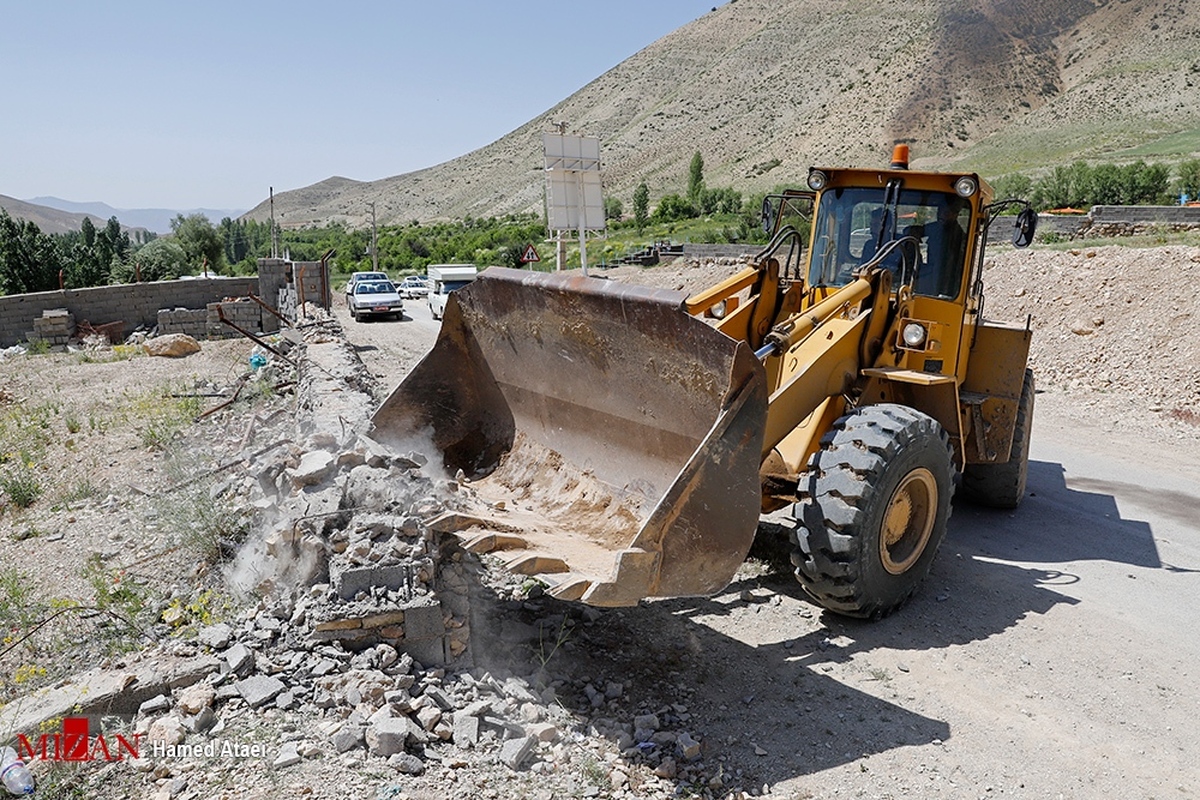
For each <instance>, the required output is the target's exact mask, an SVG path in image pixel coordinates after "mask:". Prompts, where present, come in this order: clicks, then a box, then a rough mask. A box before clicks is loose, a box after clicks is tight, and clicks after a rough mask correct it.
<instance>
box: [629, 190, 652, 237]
mask: <svg viewBox="0 0 1200 800" xmlns="http://www.w3.org/2000/svg"><path fill="white" fill-rule="evenodd" d="M649 220H650V189H649V188H648V187H647V186H646V182H645V181H642V182H641V183H639V184H638V185H637V188H636V189H634V190H633V224H634V225H635V226H637V232H638V233H641V232H642V231H644V230H645V229H646V223H647V222H649Z"/></svg>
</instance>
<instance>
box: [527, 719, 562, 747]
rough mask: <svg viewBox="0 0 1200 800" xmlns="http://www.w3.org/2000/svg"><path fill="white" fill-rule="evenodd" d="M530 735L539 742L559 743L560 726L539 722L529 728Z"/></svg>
mask: <svg viewBox="0 0 1200 800" xmlns="http://www.w3.org/2000/svg"><path fill="white" fill-rule="evenodd" d="M529 735H530V736H532V737H534V738H535V739H537V740H538V741H539V742H551V743H553V742H557V741H558V726H557V725H555V724H553V723H551V722H539V723H537V724H536V725H530V726H529Z"/></svg>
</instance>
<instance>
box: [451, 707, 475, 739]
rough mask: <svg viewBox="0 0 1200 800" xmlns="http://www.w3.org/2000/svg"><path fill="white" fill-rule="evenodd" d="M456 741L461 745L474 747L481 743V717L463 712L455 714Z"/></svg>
mask: <svg viewBox="0 0 1200 800" xmlns="http://www.w3.org/2000/svg"><path fill="white" fill-rule="evenodd" d="M454 743H455V744H456V745H458V746H459V747H474V746H475V745H477V744H478V743H479V717H473V716H469V715H467V714H465V713H463V712H459V713H457V714H455V715H454Z"/></svg>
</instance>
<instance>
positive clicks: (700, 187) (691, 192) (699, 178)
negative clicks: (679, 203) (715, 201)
mask: <svg viewBox="0 0 1200 800" xmlns="http://www.w3.org/2000/svg"><path fill="white" fill-rule="evenodd" d="M703 195H704V159H703V158H702V157H701V156H700V151H699V150H697V151H696V153H695V155H693V156H692V163H691V165H690V166H689V167H688V189H687V199H688V203H690V204H691V206H692V208H700V199H701V197H702V196H703Z"/></svg>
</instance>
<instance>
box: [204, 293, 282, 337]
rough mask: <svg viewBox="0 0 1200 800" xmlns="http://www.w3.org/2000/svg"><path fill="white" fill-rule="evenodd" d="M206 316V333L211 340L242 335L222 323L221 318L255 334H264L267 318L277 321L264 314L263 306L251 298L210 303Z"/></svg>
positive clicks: (206, 309)
mask: <svg viewBox="0 0 1200 800" xmlns="http://www.w3.org/2000/svg"><path fill="white" fill-rule="evenodd" d="M205 314H206V319H205V324H206V327H207V330H206V333H207V335H208V338H210V339H228V338H231V337H234V336H241V335H242V334H240V333H238V331H236V330H235V329H233V328H231V327H230V326H228V325H226V324H225V323H224V322H222V321H221V317H224V318H225V319H227V320H229V321H230V322H232V323H233V324H234V325H236V326H238V327H239V328H241V329H242V330H244V331H248V332H250V333H254V334H258V333H262V330H263V322H264V321H265V320H266V318H268V317H270V318H271V319H275V318H274V317H273V316H271V315H270V314H269V313H267V312H264V311H263V309H262V306H260V305H259V304H258V303H256V302H254V301H253V300H251V299H250V298H244V299H241V300H226V301H224V302H220V303H209V304H208V307H207V308H205Z"/></svg>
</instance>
